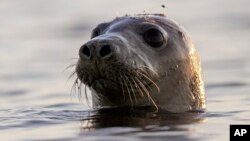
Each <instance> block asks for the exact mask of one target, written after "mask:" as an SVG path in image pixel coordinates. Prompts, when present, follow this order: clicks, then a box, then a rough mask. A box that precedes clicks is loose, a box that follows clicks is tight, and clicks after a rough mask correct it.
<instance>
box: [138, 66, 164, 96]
mask: <svg viewBox="0 0 250 141" xmlns="http://www.w3.org/2000/svg"><path fill="white" fill-rule="evenodd" d="M136 72H137V73H139V74H140V75H141V76H143V77H144V78H146V79H147V80H149V81H150V82H151V83H152V84H153V85H154V86H155V88H156V89H157V91H158V93H160V88H159V87H158V85H157V84H156V83H155V82H154V81H153V80H152V79H150V78H149V77H148V76H147V75H145V74H143V73H141V72H139V71H136Z"/></svg>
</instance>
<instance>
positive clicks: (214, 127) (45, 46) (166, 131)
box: [0, 0, 250, 141]
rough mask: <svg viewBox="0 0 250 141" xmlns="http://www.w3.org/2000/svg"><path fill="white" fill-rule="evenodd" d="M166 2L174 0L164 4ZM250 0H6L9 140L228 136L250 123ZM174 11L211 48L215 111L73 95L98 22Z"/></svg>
mask: <svg viewBox="0 0 250 141" xmlns="http://www.w3.org/2000/svg"><path fill="white" fill-rule="evenodd" d="M162 4H164V5H165V7H166V8H162V7H161V5H162ZM249 4H250V2H249V1H248V0H239V1H229V0H210V1H206V2H204V1H200V0H192V1H181V0H169V1H167V2H166V1H164V0H155V1H150V0H143V1H142V0H139V1H136V2H135V1H132V0H126V1H125V0H124V1H116V0H105V1H98V0H86V1H81V0H71V1H66V0H60V1H59V0H54V1H50V0H43V1H41V0H36V1H34V0H22V1H18V0H12V1H10V0H1V1H0V19H1V20H0V64H1V65H0V139H1V140H5V141H29V140H32V141H40V140H47V141H55V140H60V141H68V140H84V141H92V140H95V141H97V140H102V141H105V140H107V141H117V140H122V141H127V140H129V141H140V140H148V141H152V140H155V141H158V140H159V141H161V140H172V141H183V140H185V141H186V140H190V141H191V140H192V141H193V140H197V141H227V140H229V125H230V124H249V123H250V95H249V93H250V80H249V77H250V56H249V53H250V49H249V46H250V42H249V41H250V20H249V19H250V9H249ZM143 12H146V13H159V12H161V13H165V14H167V15H168V16H169V17H172V18H174V19H175V20H176V21H178V22H179V23H181V24H182V25H183V26H184V27H185V28H186V29H187V30H188V31H189V33H190V34H191V36H192V38H193V40H194V43H195V45H196V46H197V49H198V50H199V52H200V55H201V57H202V64H203V72H204V80H205V85H206V97H207V110H206V112H205V113H188V114H170V113H155V112H154V111H152V110H151V109H124V108H123V109H103V110H93V109H91V108H90V107H88V106H87V104H86V102H85V101H84V100H83V101H82V103H81V102H79V101H78V98H77V96H76V95H72V96H71V95H70V89H71V86H72V84H73V79H70V80H68V81H67V78H68V76H69V75H70V73H71V72H72V71H73V69H69V70H66V71H63V70H64V69H65V68H66V67H67V66H68V65H70V64H73V63H75V62H76V59H72V58H77V52H78V49H79V47H80V46H81V45H82V44H83V43H84V42H85V41H87V40H88V38H89V36H90V32H91V29H92V28H93V27H94V26H95V25H96V24H98V23H100V22H103V21H109V20H111V19H113V18H114V17H116V16H119V15H125V14H134V13H143Z"/></svg>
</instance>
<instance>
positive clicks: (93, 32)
mask: <svg viewBox="0 0 250 141" xmlns="http://www.w3.org/2000/svg"><path fill="white" fill-rule="evenodd" d="M99 35H100V29H98V28H97V29H94V30H93V31H92V34H91V39H92V38H94V37H96V36H99Z"/></svg>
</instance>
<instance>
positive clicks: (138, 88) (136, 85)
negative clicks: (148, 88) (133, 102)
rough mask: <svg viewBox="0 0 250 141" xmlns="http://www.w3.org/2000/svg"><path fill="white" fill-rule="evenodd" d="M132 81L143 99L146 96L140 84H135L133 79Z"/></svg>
mask: <svg viewBox="0 0 250 141" xmlns="http://www.w3.org/2000/svg"><path fill="white" fill-rule="evenodd" d="M132 81H133V82H134V84H135V87H136V88H137V90H139V92H140V94H141V96H142V97H143V96H144V94H143V92H142V90H141V88H140V87H139V86H138V84H137V83H136V82H135V80H134V79H133V78H132Z"/></svg>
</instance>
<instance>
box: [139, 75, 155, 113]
mask: <svg viewBox="0 0 250 141" xmlns="http://www.w3.org/2000/svg"><path fill="white" fill-rule="evenodd" d="M135 79H136V80H137V81H138V83H139V85H140V86H141V88H142V89H143V90H144V91H145V93H146V94H147V96H148V98H149V99H150V101H151V102H152V103H153V105H154V107H155V108H156V111H158V109H159V108H158V106H157V104H156V103H155V101H154V99H153V98H152V97H151V96H150V94H149V92H148V90H147V88H146V87H145V86H144V85H143V83H142V82H141V81H139V80H138V78H136V77H135Z"/></svg>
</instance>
